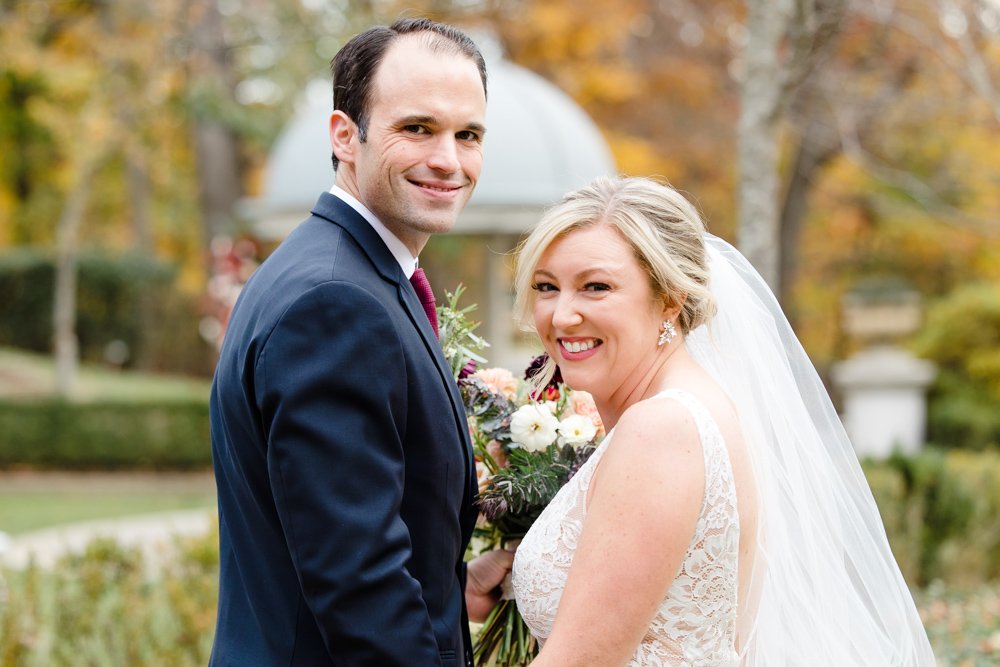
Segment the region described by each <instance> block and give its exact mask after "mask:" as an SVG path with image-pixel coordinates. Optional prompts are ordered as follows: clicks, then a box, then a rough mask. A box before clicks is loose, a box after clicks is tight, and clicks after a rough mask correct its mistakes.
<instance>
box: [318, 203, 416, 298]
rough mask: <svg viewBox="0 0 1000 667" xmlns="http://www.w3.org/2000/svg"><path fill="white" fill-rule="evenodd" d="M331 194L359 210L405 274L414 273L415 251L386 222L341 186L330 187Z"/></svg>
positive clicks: (408, 275)
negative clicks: (412, 251) (411, 250)
mask: <svg viewBox="0 0 1000 667" xmlns="http://www.w3.org/2000/svg"><path fill="white" fill-rule="evenodd" d="M330 194H332V195H333V196H334V197H337V198H338V199H341V200H343V201H345V202H346V203H347V204H348V205H349V206H350V207H351V208H353V209H354V210H355V211H357V212H358V214H359V215H360V216H361V217H362V218H364V219H365V220H366V221H367V222H368V224H369V225H371V226H372V229H374V230H375V233H376V234H378V235H379V238H381V239H382V242H383V243H385V245H386V247H387V248H388V249H389V252H391V253H392V256H393V257H395V258H396V261H397V262H398V263H399V266H400V267H402V269H403V275H405V276H406V277H407V278H409V277H410V276H412V275H413V272H414V271H415V270H416V268H417V258H416V257H414V256H413V253H411V252H410V249H409V248H407V247H406V244H405V243H403V242H402V241H401V240H400V239H399V237H397V236H396V235H395V234H393V233H392V231H390V229H389V228H388V227H386V226H385V224H384V223H383V222H382V221H381V220H379V219H378V217H376V215H375V214H374V213H372V212H371V210H370V209H369V208H368V207H367V206H365V205H364V204H362V203H361V202H360V201H358V199H357V198H356V197H355V196H354V195H352V194H351V193H350V192H348V191H347V190H344V189H343V188H341V187H340V186H338V185H336V184H334V185H333V187H331V188H330Z"/></svg>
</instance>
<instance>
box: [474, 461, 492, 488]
mask: <svg viewBox="0 0 1000 667" xmlns="http://www.w3.org/2000/svg"><path fill="white" fill-rule="evenodd" d="M492 478H493V475H491V474H490V470H489V468H487V467H486V464H485V463H483V462H482V461H476V481H477V482H478V483H479V493H482V492H483V491H485V490H486V487H487V486H489V484H490V479H492Z"/></svg>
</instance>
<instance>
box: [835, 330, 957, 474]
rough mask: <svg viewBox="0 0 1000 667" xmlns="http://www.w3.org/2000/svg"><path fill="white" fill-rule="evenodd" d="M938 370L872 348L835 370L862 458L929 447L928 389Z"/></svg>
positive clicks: (847, 421)
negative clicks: (927, 432)
mask: <svg viewBox="0 0 1000 667" xmlns="http://www.w3.org/2000/svg"><path fill="white" fill-rule="evenodd" d="M936 373H937V371H936V369H935V367H934V364H932V363H931V362H929V361H925V360H922V359H917V358H915V357H913V356H912V355H910V354H909V353H908V352H906V351H904V350H902V349H900V348H898V347H894V346H890V345H879V346H876V347H872V348H868V349H866V350H864V351H862V352H860V353H858V354H857V355H855V356H854V357H852V358H850V359H848V360H847V361H843V362H840V363H838V364H836V365H835V366H834V367H833V381H834V383H835V384H836V385H837V387H838V388H839V389H840V391H841V393H842V396H843V408H844V409H843V415H842V417H843V420H844V427H845V428H846V429H847V434H848V435H849V436H850V438H851V442H852V443H853V444H854V448H855V451H856V452H857V453H858V456H871V457H875V458H885V457H887V456H889V455H890V454H891V453H892V452H893V450H895V449H899V450H900V451H902V452H903V453H905V454H915V453H916V452H918V451H919V450H920V448H921V447H922V446H923V444H924V435H925V432H926V424H927V401H926V389H927V386H928V385H929V384H930V383H931V382H932V381H933V380H934V377H935V375H936Z"/></svg>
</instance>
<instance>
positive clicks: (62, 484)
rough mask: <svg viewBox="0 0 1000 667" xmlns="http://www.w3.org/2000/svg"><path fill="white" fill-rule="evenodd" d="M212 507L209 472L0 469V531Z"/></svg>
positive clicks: (10, 533) (18, 531)
mask: <svg viewBox="0 0 1000 667" xmlns="http://www.w3.org/2000/svg"><path fill="white" fill-rule="evenodd" d="M202 507H204V508H214V507H215V481H214V479H213V478H212V473H211V472H198V473H133V472H128V473H63V472H2V473H0V531H2V532H5V533H7V534H9V535H17V534H20V533H26V532H30V531H33V530H38V529H41V528H48V527H51V526H56V525H59V524H63V523H71V522H74V521H87V520H92V519H110V518H117V517H122V516H129V515H134V514H146V513H151V512H165V511H170V510H182V509H198V508H202Z"/></svg>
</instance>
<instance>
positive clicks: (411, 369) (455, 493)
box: [210, 193, 476, 667]
mask: <svg viewBox="0 0 1000 667" xmlns="http://www.w3.org/2000/svg"><path fill="white" fill-rule="evenodd" d="M211 425H212V454H213V460H214V467H215V477H216V483H217V486H218V502H219V524H220V525H219V531H220V535H219V541H220V559H221V562H220V586H219V610H218V623H217V629H216V636H215V644H214V647H213V650H212V658H211V663H210V664H211V665H212V666H219V667H221V666H223V665H225V666H230V665H232V666H238V667H254V666H257V665H260V666H268V667H270V666H272V665H282V666H285V665H289V666H290V665H308V666H310V667H316V666H322V665H377V666H378V667H389V666H391V665H408V666H412V665H444V666H445V667H448V666H451V665H456V666H457V665H471V658H470V648H471V647H470V642H469V634H468V633H469V630H468V621H467V617H466V610H465V598H464V593H463V590H464V584H465V565H464V563H463V556H464V553H465V549H466V546H467V544H468V541H469V538H470V536H471V533H472V528H473V525H474V523H475V518H476V511H475V509H474V499H475V494H476V482H475V471H474V461H473V458H472V448H471V445H470V442H469V434H468V429H467V426H466V421H465V413H464V410H463V408H462V404H461V398H460V396H459V394H458V392H457V389H456V386H455V383H454V381H453V379H452V375H451V373H450V371H449V369H448V366H447V363H446V362H445V359H444V357H443V355H442V354H441V351H440V348H439V345H438V342H437V340H436V339H435V336H434V332H433V330H432V329H431V327H430V324H429V323H428V321H427V317H426V315H425V314H424V311H423V309H422V308H421V305H420V302H419V300H418V298H417V296H416V294H415V293H414V291H413V288H412V287H411V286H410V283H409V281H408V280H407V279H406V276H405V275H404V274H403V271H402V270H401V269H400V267H399V264H398V263H397V262H396V260H395V259H394V258H393V256H392V254H391V253H390V252H389V250H388V248H386V246H385V244H384V243H383V242H382V240H381V239H380V238H379V236H378V234H377V233H376V232H375V230H374V229H372V227H371V226H370V225H369V224H368V222H367V221H365V220H364V219H363V218H362V217H361V216H360V215H358V213H357V212H355V211H354V210H353V209H352V208H351V207H350V206H348V205H347V204H345V203H344V202H343V201H341V200H340V199H339V198H337V197H335V196H333V195H331V194H328V193H324V194H323V195H321V196H320V198H319V201H318V202H317V204H316V207H315V208H314V209H313V211H312V217H311V218H309V219H308V220H306V221H305V222H303V223H302V224H301V225H300V226H299V227H298V228H297V229H296V230H295V231H293V232H292V233H291V234H290V235H289V236H288V238H287V239H285V241H284V242H283V243H282V244H281V245H280V246H279V247H278V249H277V250H275V252H274V253H273V254H272V255H271V256H270V257H269V258H268V259H267V260H266V261H265V262H264V263H263V264H262V265H261V266H260V267H259V268H258V269H257V271H256V272H255V273H254V275H253V276H252V277H251V278H250V280H249V282H248V283H247V284H246V286H245V287H244V289H243V291H242V293H241V295H240V298H239V301H238V302H237V304H236V307H235V309H234V310H233V313H232V317H231V318H230V321H229V325H228V329H227V332H226V336H225V341H224V343H223V346H222V350H221V353H220V358H219V362H218V366H217V368H216V373H215V379H214V382H213V386H212V395H211Z"/></svg>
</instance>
